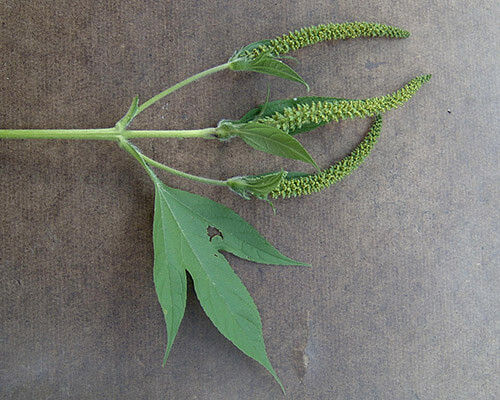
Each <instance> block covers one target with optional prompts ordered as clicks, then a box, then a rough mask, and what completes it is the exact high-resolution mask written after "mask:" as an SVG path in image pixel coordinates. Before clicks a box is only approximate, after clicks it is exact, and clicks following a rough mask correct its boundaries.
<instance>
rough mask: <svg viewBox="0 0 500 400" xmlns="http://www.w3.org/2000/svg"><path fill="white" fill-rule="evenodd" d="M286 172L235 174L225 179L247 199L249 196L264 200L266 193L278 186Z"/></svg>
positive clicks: (231, 187) (235, 190) (232, 188)
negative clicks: (256, 174)
mask: <svg viewBox="0 0 500 400" xmlns="http://www.w3.org/2000/svg"><path fill="white" fill-rule="evenodd" d="M286 174H287V173H286V171H283V170H282V171H279V172H274V173H271V174H267V175H262V176H235V177H232V178H229V179H228V180H227V185H228V186H229V188H230V189H231V190H233V191H234V192H236V193H238V194H239V195H240V196H241V197H243V198H245V199H247V200H248V199H250V196H255V197H257V198H259V199H262V200H265V199H267V196H268V194H269V193H271V192H272V191H273V190H274V189H276V188H277V187H278V185H279V184H280V182H281V181H282V180H283V178H284V177H285V176H286Z"/></svg>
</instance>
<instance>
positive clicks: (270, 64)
mask: <svg viewBox="0 0 500 400" xmlns="http://www.w3.org/2000/svg"><path fill="white" fill-rule="evenodd" d="M229 68H230V69H232V70H233V71H252V72H259V73H261V74H268V75H273V76H277V77H279V78H284V79H288V80H291V81H294V82H299V83H302V84H303V85H305V86H306V88H307V90H308V91H309V85H308V84H307V83H306V82H305V81H304V79H302V78H301V76H300V75H299V74H297V72H295V71H294V70H293V69H292V68H291V67H290V66H288V65H287V64H285V63H284V62H283V61H280V60H278V59H277V58H276V57H274V56H272V55H270V54H268V53H262V54H261V55H259V56H258V57H257V58H248V57H242V58H237V59H235V60H234V61H232V62H231V64H230V66H229Z"/></svg>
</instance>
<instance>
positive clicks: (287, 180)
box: [270, 114, 382, 198]
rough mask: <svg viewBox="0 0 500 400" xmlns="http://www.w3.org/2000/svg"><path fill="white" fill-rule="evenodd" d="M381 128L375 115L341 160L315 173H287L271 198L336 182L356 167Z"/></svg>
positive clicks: (290, 195) (310, 190)
mask: <svg viewBox="0 0 500 400" xmlns="http://www.w3.org/2000/svg"><path fill="white" fill-rule="evenodd" d="M381 130H382V116H381V115H380V114H379V115H377V116H376V117H375V121H374V122H373V124H372V126H371V128H370V130H369V131H368V133H367V135H366V136H365V138H364V139H363V140H362V142H361V143H360V144H358V145H357V146H356V148H355V149H354V150H353V151H352V152H351V154H349V155H348V156H346V157H344V158H343V159H342V160H340V161H338V162H336V163H335V164H333V165H332V166H331V167H330V168H327V169H324V170H322V171H321V172H318V173H315V174H301V173H295V174H294V173H288V174H287V175H286V176H285V177H284V178H283V179H282V180H281V182H280V183H279V185H278V186H277V187H276V188H275V189H274V190H273V191H271V192H270V196H271V197H272V198H278V197H282V198H289V197H297V196H301V195H306V194H312V193H315V192H319V191H320V190H322V189H325V188H327V187H329V186H330V185H333V184H334V183H337V182H338V181H340V180H341V179H343V178H345V177H346V176H347V175H349V174H350V173H351V172H352V171H354V170H355V169H356V168H358V167H359V166H360V165H361V164H362V163H363V161H364V160H365V158H366V157H367V156H368V154H370V152H371V150H372V148H373V146H374V145H375V143H377V139H378V137H379V136H380V132H381Z"/></svg>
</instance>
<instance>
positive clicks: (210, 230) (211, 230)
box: [207, 226, 224, 241]
mask: <svg viewBox="0 0 500 400" xmlns="http://www.w3.org/2000/svg"><path fill="white" fill-rule="evenodd" d="M207 235H208V237H209V238H210V241H212V239H213V238H214V237H215V236H220V238H221V239H224V236H223V235H222V232H221V231H219V230H218V229H217V228H216V227H215V226H209V227H208V228H207Z"/></svg>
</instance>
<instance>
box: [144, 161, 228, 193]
mask: <svg viewBox="0 0 500 400" xmlns="http://www.w3.org/2000/svg"><path fill="white" fill-rule="evenodd" d="M141 157H142V159H143V160H144V161H145V162H146V163H148V164H149V165H152V166H153V167H156V168H159V169H162V170H164V171H167V172H169V173H171V174H174V175H177V176H182V177H183V178H188V179H191V180H193V181H197V182H202V183H208V184H209V185H217V186H227V181H220V180H217V179H210V178H204V177H202V176H197V175H191V174H188V173H187V172H182V171H179V170H177V169H175V168H172V167H169V166H167V165H165V164H162V163H160V162H158V161H156V160H153V159H152V158H149V157H147V156H145V155H144V154H141Z"/></svg>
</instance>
